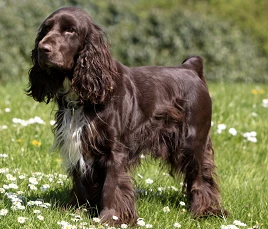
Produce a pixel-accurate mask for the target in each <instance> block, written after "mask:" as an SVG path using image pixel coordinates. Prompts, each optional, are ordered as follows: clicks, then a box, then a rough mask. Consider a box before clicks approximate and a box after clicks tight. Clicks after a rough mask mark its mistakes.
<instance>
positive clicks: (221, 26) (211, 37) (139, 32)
mask: <svg viewBox="0 0 268 229" xmlns="http://www.w3.org/2000/svg"><path fill="white" fill-rule="evenodd" d="M267 4H268V3H267V1H266V0H234V1H231V2H230V1H223V0H206V1H194V0H190V1H186V0H178V1H175V0H155V1H152V0H148V1H143V0H137V1H130V0H129V1H120V0H113V1H105V0H99V1H97V0H59V1H53V0H43V1H34V0H22V1H16V0H1V1H0V15H1V16H0V31H1V32H0V50H1V52H0V81H2V82H7V81H9V80H13V79H15V78H26V76H27V72H28V70H29V68H30V66H31V62H30V53H31V49H32V48H33V45H34V40H35V36H36V31H37V29H38V27H39V25H40V23H41V22H42V21H43V20H44V18H45V17H47V16H48V15H49V14H50V13H51V12H52V11H54V10H55V9H57V8H59V7H61V6H67V5H76V6H79V7H82V8H83V9H85V10H86V11H88V12H89V14H90V15H91V16H92V17H93V19H94V20H95V21H96V23H97V24H100V25H101V26H102V27H103V28H104V30H105V32H106V33H107V35H108V38H109V40H110V43H111V45H112V46H111V47H112V52H113V55H114V57H115V58H116V59H118V60H119V61H121V62H123V63H124V64H126V65H131V66H137V65H178V64H180V63H181V62H182V61H183V60H184V59H185V58H187V57H188V56H190V55H201V56H202V57H203V59H204V61H205V72H206V75H207V78H208V79H211V80H222V81H229V82H230V81H231V82H234V81H237V82H262V83H265V82H268V77H267V74H268V64H267V60H268V58H267V57H268V39H267V37H268V29H267V28H268V20H267V17H266V12H265V10H264V9H267V8H268V5H267Z"/></svg>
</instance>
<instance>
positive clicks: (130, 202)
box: [100, 151, 138, 225]
mask: <svg viewBox="0 0 268 229" xmlns="http://www.w3.org/2000/svg"><path fill="white" fill-rule="evenodd" d="M126 159H127V152H118V151H113V152H111V154H110V155H109V158H108V159H107V161H106V163H105V164H106V177H105V181H104V185H103V190H102V195H101V212H100V217H101V219H102V222H106V223H109V224H110V225H118V224H122V223H127V224H133V223H135V222H136V219H137V217H138V216H137V212H136V209H135V191H134V188H133V185H132V183H131V177H130V176H129V175H128V171H127V170H128V168H127V163H126Z"/></svg>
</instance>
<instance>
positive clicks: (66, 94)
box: [59, 77, 83, 111]
mask: <svg viewBox="0 0 268 229" xmlns="http://www.w3.org/2000/svg"><path fill="white" fill-rule="evenodd" d="M59 95H61V97H62V103H63V105H64V107H65V108H67V109H71V110H73V111H74V110H77V109H78V108H80V107H81V106H82V105H83V104H82V103H81V102H80V101H79V96H78V95H77V94H76V92H75V91H74V89H73V88H72V83H71V81H70V79H69V78H67V77H66V78H65V79H64V81H63V87H62V88H61V90H60V91H59Z"/></svg>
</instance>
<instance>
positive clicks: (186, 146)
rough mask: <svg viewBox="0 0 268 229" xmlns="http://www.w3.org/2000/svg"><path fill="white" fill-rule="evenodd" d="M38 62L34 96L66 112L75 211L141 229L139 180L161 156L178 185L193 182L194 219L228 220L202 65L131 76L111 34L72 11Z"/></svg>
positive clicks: (64, 140)
mask: <svg viewBox="0 0 268 229" xmlns="http://www.w3.org/2000/svg"><path fill="white" fill-rule="evenodd" d="M126 51H127V49H126ZM32 61H33V67H32V68H31V69H30V71H29V87H28V89H27V94H28V95H29V96H31V97H33V98H34V99H35V100H36V101H38V102H46V103H49V101H50V100H53V101H55V103H56V104H57V106H58V110H57V112H56V115H55V119H56V124H55V126H54V130H53V131H54V135H55V139H54V146H53V147H54V148H57V149H58V150H59V151H60V153H61V156H62V158H63V162H64V165H65V167H66V170H67V171H68V174H69V175H70V176H71V177H72V180H73V189H72V192H71V193H72V198H71V201H70V204H72V205H76V206H77V205H79V206H80V205H83V204H86V205H87V206H88V207H89V208H97V209H98V212H99V217H100V218H101V220H102V222H106V223H109V224H114V223H116V224H120V223H129V224H133V223H135V222H136V220H137V218H138V215H137V211H136V208H135V189H134V187H133V184H132V180H133V179H132V177H131V176H130V175H129V172H130V170H131V168H133V167H134V166H136V165H137V164H138V163H139V162H140V156H141V154H142V153H143V154H148V153H151V155H152V156H153V157H154V158H161V159H163V161H164V162H166V163H168V164H169V165H170V168H171V172H172V174H173V175H174V177H175V178H176V177H178V176H177V175H178V174H180V173H182V174H183V175H184V185H183V191H184V192H185V193H186V195H187V198H188V201H189V208H190V211H191V213H192V214H193V215H194V216H196V217H199V216H204V215H208V214H212V215H222V214H223V213H224V212H225V211H224V210H222V208H221V206H220V203H219V199H220V197H219V188H218V185H217V184H216V181H215V179H214V176H215V175H216V174H215V171H214V169H215V165H214V159H213V155H214V152H213V149H212V144H211V140H210V137H209V131H210V126H211V113H212V111H211V110H212V109H211V98H210V96H209V93H208V88H207V85H206V82H205V79H204V76H203V62H202V59H201V58H200V57H198V56H194V57H191V58H189V59H187V60H185V61H184V62H183V64H182V65H180V66H170V67H161V66H146V67H134V68H130V67H127V66H125V65H123V64H121V63H119V62H117V61H116V60H114V59H113V58H112V56H111V53H110V51H109V49H108V45H107V42H106V41H105V39H104V33H103V30H102V29H101V28H100V27H99V26H98V25H96V24H95V23H94V22H93V21H92V19H91V18H90V17H89V16H88V14H87V13H86V12H85V11H83V10H81V9H77V8H75V7H65V8H61V9H58V10H57V11H55V12H54V13H52V14H51V15H50V16H49V17H48V18H46V19H45V21H44V22H43V23H42V24H41V26H40V28H39V31H38V35H37V38H36V40H35V47H34V49H33V51H32ZM113 216H117V217H118V220H117V221H114V220H113Z"/></svg>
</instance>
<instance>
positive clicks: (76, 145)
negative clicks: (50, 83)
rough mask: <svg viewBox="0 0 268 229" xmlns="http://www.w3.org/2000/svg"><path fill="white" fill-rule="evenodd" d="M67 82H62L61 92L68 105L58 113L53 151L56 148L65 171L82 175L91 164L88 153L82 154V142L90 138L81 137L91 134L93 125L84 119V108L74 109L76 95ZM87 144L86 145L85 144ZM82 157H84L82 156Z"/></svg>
mask: <svg viewBox="0 0 268 229" xmlns="http://www.w3.org/2000/svg"><path fill="white" fill-rule="evenodd" d="M70 85H71V84H70V82H69V80H65V81H64V90H63V91H62V92H61V93H63V94H65V95H64V100H65V101H66V102H67V103H68V106H67V108H63V110H62V112H61V113H60V114H61V115H62V117H60V118H59V120H62V121H61V123H57V128H56V130H55V138H54V144H53V147H52V148H53V149H54V148H58V149H59V151H60V153H61V156H62V160H63V165H64V167H65V168H66V169H67V171H69V172H70V171H72V170H73V169H74V168H75V169H79V171H80V172H81V173H82V174H84V173H85V172H86V170H87V169H90V168H89V167H90V164H91V163H92V162H93V160H92V158H91V155H89V152H86V153H83V150H85V149H83V144H85V143H83V140H84V141H85V140H87V139H88V141H89V139H90V136H88V137H83V135H85V134H93V131H92V130H93V127H94V125H93V124H92V123H91V122H90V121H89V120H88V119H87V118H86V116H85V114H84V107H83V106H80V107H78V108H77V107H76V108H74V107H73V106H76V104H77V103H78V102H77V95H76V94H75V92H74V91H73V90H72V89H71V86H70ZM86 144H88V143H86ZM83 155H84V156H83Z"/></svg>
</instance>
